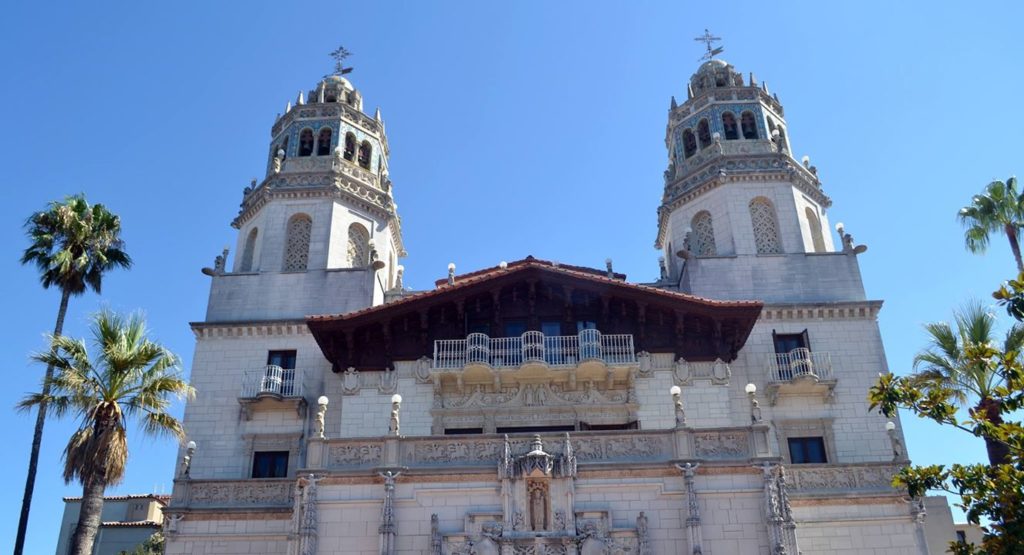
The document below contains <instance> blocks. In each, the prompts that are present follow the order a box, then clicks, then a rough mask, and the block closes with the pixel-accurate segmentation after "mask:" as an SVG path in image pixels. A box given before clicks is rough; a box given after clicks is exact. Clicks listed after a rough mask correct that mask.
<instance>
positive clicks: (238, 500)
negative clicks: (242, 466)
mask: <svg viewBox="0 0 1024 555" xmlns="http://www.w3.org/2000/svg"><path fill="white" fill-rule="evenodd" d="M294 487H295V484H294V482H293V481H292V480H281V481H273V482H270V481H263V480H261V481H249V480H246V481H231V482H192V483H191V484H189V505H190V506H193V507H245V506H291V504H292V496H293V493H294Z"/></svg>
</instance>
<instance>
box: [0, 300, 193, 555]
mask: <svg viewBox="0 0 1024 555" xmlns="http://www.w3.org/2000/svg"><path fill="white" fill-rule="evenodd" d="M91 329H92V334H93V343H94V346H95V348H96V350H97V354H96V357H95V359H93V360H92V361H90V360H89V354H88V352H87V350H86V345H85V342H84V341H82V340H79V339H74V338H71V337H66V336H62V337H53V338H52V341H53V344H52V348H51V349H50V350H49V351H47V352H45V353H41V354H38V355H36V356H35V357H34V358H35V360H37V361H39V362H42V363H45V364H47V365H48V366H51V367H53V368H54V369H56V372H55V373H54V374H53V376H51V377H50V378H49V379H47V380H45V381H44V383H43V392H42V393H34V394H31V395H29V396H27V397H25V399H23V400H22V401H21V403H19V405H18V406H19V408H20V409H22V410H28V409H30V408H32V407H35V406H39V407H40V408H42V407H46V410H48V411H49V412H51V413H53V414H54V415H55V416H57V417H61V416H64V415H66V414H68V413H69V412H74V413H76V414H77V415H78V416H79V417H80V418H81V421H80V423H79V427H78V430H77V431H75V433H73V434H72V435H71V439H70V440H69V441H68V445H67V447H65V448H64V481H65V483H70V482H71V481H72V480H77V481H78V482H80V483H81V484H82V505H81V507H82V508H81V512H80V513H79V516H78V527H77V528H76V529H75V533H74V535H73V536H72V538H71V548H72V549H71V553H72V555H89V554H91V553H92V544H93V540H94V539H95V537H96V531H97V530H98V529H99V524H100V513H101V512H102V510H103V493H104V491H105V490H106V487H107V486H108V485H113V484H116V483H118V482H120V481H121V478H122V477H123V476H124V469H125V465H126V464H127V462H128V443H127V432H126V424H127V421H128V419H130V418H134V419H136V420H138V422H139V424H140V426H141V428H142V430H143V432H145V433H147V434H150V435H171V436H173V437H175V438H178V439H179V440H180V439H181V438H184V437H185V430H184V428H182V425H181V422H179V421H178V420H177V419H176V418H174V417H173V416H171V415H170V414H169V413H168V412H167V408H168V407H169V405H170V403H171V398H172V397H176V398H179V399H184V398H188V397H191V395H192V394H193V389H192V387H191V386H190V385H188V383H186V382H185V381H184V380H183V379H182V378H181V374H180V372H179V370H180V368H179V366H178V357H176V356H175V355H174V354H173V353H171V352H170V351H168V350H167V349H166V348H164V347H163V346H162V345H160V344H158V343H154V342H153V341H150V340H149V339H148V338H147V337H146V324H145V322H144V321H143V320H142V318H141V317H140V316H138V315H135V316H131V317H128V318H125V317H122V316H119V315H116V314H114V313H112V312H109V311H103V312H100V313H99V314H97V315H96V316H95V317H94V319H93V322H92V326H91Z"/></svg>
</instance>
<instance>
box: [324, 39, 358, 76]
mask: <svg viewBox="0 0 1024 555" xmlns="http://www.w3.org/2000/svg"><path fill="white" fill-rule="evenodd" d="M351 55H352V53H351V52H349V51H348V50H347V49H346V48H345V47H344V46H339V47H338V48H337V49H335V50H334V52H331V54H330V56H331V58H334V72H333V73H331V74H330V75H345V74H346V73H351V72H352V69H353V68H351V67H345V64H344V62H345V58H348V57H349V56H351ZM330 75H329V76H328V77H330Z"/></svg>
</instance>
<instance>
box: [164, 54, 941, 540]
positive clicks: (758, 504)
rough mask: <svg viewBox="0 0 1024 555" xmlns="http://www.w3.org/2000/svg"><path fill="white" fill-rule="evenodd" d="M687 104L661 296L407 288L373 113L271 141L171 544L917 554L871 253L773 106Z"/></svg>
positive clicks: (716, 66)
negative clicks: (898, 482)
mask: <svg viewBox="0 0 1024 555" xmlns="http://www.w3.org/2000/svg"><path fill="white" fill-rule="evenodd" d="M687 89H688V91H687V99H686V101H685V102H682V103H679V104H677V102H676V101H675V100H674V99H673V101H672V105H671V109H670V111H669V114H668V126H667V131H666V145H667V147H668V154H669V164H668V169H667V171H666V172H665V184H664V195H663V197H662V202H661V205H660V206H659V207H658V212H657V213H658V235H657V238H656V242H655V244H656V247H657V248H658V249H660V250H661V251H662V256H661V257H660V259H659V260H660V267H661V271H660V276H661V277H660V279H659V280H658V281H657V282H655V283H646V284H639V283H631V282H629V281H627V279H626V276H624V275H622V274H619V273H616V272H614V271H613V269H612V267H611V264H610V262H609V263H608V265H607V268H602V269H594V268H583V267H577V266H570V265H565V264H559V263H557V262H552V261H545V260H537V259H534V258H532V257H528V258H526V259H524V260H519V261H513V262H508V263H504V262H503V263H501V264H499V265H498V266H495V267H492V268H485V269H481V270H479V271H475V272H472V273H468V274H456V273H455V271H454V267H450V268H449V276H448V277H447V278H446V279H441V280H439V281H438V282H437V283H436V284H435V287H434V288H433V289H430V290H425V291H410V290H409V289H407V288H406V287H404V285H403V269H402V267H401V266H400V265H399V264H398V261H399V259H400V258H401V257H402V256H404V254H405V252H404V248H403V242H402V227H401V220H400V218H399V216H398V213H397V206H396V204H395V202H394V199H393V192H394V191H393V187H392V183H391V180H390V179H389V176H388V167H387V160H388V143H387V137H386V134H385V126H384V122H383V119H382V118H381V116H380V112H379V111H378V112H377V113H376V115H375V116H374V117H370V116H367V115H366V114H365V113H364V112H363V110H362V97H361V95H360V93H359V92H358V91H357V90H356V89H355V88H354V87H353V86H352V84H351V83H350V82H349V81H348V80H347V79H345V78H343V77H340V76H332V77H328V78H326V79H324V80H323V81H321V82H320V83H319V84H318V85H317V86H316V88H315V89H314V90H312V91H309V92H308V93H306V94H300V95H299V97H298V99H297V100H296V103H295V105H294V106H293V105H291V104H289V108H288V110H287V111H286V113H285V114H283V115H281V116H280V117H279V118H278V119H277V121H276V122H275V123H274V125H273V129H272V132H271V143H270V148H269V152H268V158H267V160H268V161H267V170H266V171H267V173H266V177H265V178H264V179H263V180H262V182H259V183H256V182H254V183H253V185H252V186H251V187H249V188H247V189H246V190H245V192H244V196H243V199H242V206H241V210H240V212H239V214H238V217H237V218H236V219H235V220H234V222H232V225H233V226H234V227H235V228H236V229H238V244H237V247H236V249H235V252H236V253H238V255H237V256H236V257H235V260H234V263H233V265H232V266H231V268H228V266H227V264H226V253H225V256H223V257H221V258H219V259H218V263H217V264H216V265H215V267H214V268H209V269H206V270H204V271H205V272H206V273H208V274H209V275H210V276H211V279H212V284H211V289H210V298H209V304H208V309H207V314H206V317H205V319H204V320H203V321H201V322H195V323H193V324H192V329H193V330H194V332H195V336H196V351H195V357H194V363H193V368H192V383H193V385H194V386H195V388H196V389H197V391H198V395H197V397H196V398H195V400H194V401H191V402H190V403H189V404H188V406H187V407H186V412H185V424H186V426H187V429H188V430H189V434H190V439H191V440H193V441H195V442H196V449H195V450H194V451H188V452H186V451H185V450H183V451H182V453H181V455H182V458H183V461H184V462H183V464H182V465H181V466H180V468H179V471H178V475H177V477H176V480H175V487H174V495H173V498H172V501H171V503H170V505H169V506H168V507H167V509H166V510H165V512H166V514H167V518H166V519H165V528H166V533H167V553H169V554H184V553H196V554H199V553H201V554H228V553H232V554H233V553H251V554H262V553H266V554H271V553H274V554H277V553H280V554H285V553H287V554H294V555H312V554H317V553H320V554H326V553H352V554H381V555H397V554H412V553H417V554H420V553H423V554H432V555H440V554H446V555H448V554H451V555H454V554H488V553H491V554H502V555H525V554H530V555H555V554H559V555H560V554H598V553H600V554H638V555H653V554H670V553H687V554H704V555H712V554H713V555H725V554H755V553H757V554H761V553H765V554H779V555H781V554H784V553H788V554H796V553H804V554H806V555H810V554H854V553H856V554H882V553H886V554H919V553H927V548H926V547H925V538H924V529H923V520H924V513H923V509H922V507H923V505H922V503H920V502H917V501H908V500H907V499H905V498H904V496H903V494H902V493H901V492H899V491H897V490H895V489H893V488H892V487H891V486H890V485H889V484H890V479H891V476H892V475H893V473H894V472H896V470H897V469H898V468H899V467H900V466H901V465H902V464H905V462H906V453H905V450H904V448H903V445H904V443H903V438H902V431H901V428H900V426H899V422H898V421H897V422H891V423H890V422H886V421H885V419H884V418H883V417H882V416H880V415H878V414H873V413H869V412H868V410H867V403H866V400H865V399H866V394H867V390H868V388H869V387H870V385H871V384H872V383H873V382H874V381H875V379H876V378H877V376H878V374H879V373H881V372H887V366H886V360H885V355H884V352H883V347H882V341H881V337H880V334H879V328H878V323H877V315H878V312H879V310H880V308H881V304H882V303H881V301H877V300H871V299H869V298H868V297H867V296H866V294H865V291H864V287H863V283H862V280H861V275H860V271H859V267H858V262H857V257H858V255H859V254H861V253H862V252H864V250H865V247H863V246H860V245H857V244H856V243H855V242H854V240H853V238H852V237H851V236H850V235H849V234H848V233H846V232H845V230H843V229H840V230H839V241H838V243H837V244H836V243H834V242H833V239H832V234H831V232H830V227H829V222H828V217H827V215H826V210H827V209H828V208H829V206H830V204H831V202H830V200H829V198H828V197H827V196H826V194H825V192H824V190H823V189H822V184H821V182H820V181H819V179H818V176H817V171H816V169H815V168H814V167H813V166H811V165H810V164H809V162H808V161H806V160H805V161H802V162H801V161H797V160H795V159H794V158H793V156H792V151H791V148H790V144H789V132H788V128H787V124H786V120H785V114H784V111H783V107H782V105H781V104H780V103H779V100H778V98H777V97H775V96H774V95H772V94H770V93H769V91H768V89H767V87H765V86H763V85H758V83H757V82H756V81H755V79H754V77H753V76H752V75H750V76H749V77H744V76H743V75H741V74H740V73H738V72H737V71H736V70H735V68H733V66H731V65H729V64H728V63H726V62H724V61H721V60H717V59H712V60H710V61H708V62H706V63H704V64H703V65H701V66H700V67H699V69H698V70H697V72H696V73H695V74H694V75H693V77H692V78H691V80H690V82H689V84H688V87H687Z"/></svg>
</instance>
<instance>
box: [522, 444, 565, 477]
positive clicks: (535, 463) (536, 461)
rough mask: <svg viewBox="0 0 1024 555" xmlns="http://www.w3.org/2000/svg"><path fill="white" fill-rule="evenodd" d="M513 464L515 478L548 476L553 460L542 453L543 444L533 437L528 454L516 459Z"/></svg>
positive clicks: (549, 455) (552, 466)
mask: <svg viewBox="0 0 1024 555" xmlns="http://www.w3.org/2000/svg"><path fill="white" fill-rule="evenodd" d="M513 464H514V467H515V475H517V476H538V475H540V476H550V475H551V471H552V470H554V467H555V458H554V457H553V456H551V454H549V453H546V452H545V451H544V442H543V441H541V439H540V436H538V435H535V436H533V440H532V441H531V442H530V452H529V453H526V454H525V455H521V456H519V457H516V460H515V462H514V463H513Z"/></svg>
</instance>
